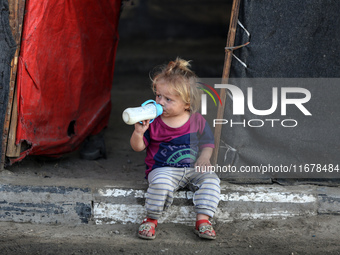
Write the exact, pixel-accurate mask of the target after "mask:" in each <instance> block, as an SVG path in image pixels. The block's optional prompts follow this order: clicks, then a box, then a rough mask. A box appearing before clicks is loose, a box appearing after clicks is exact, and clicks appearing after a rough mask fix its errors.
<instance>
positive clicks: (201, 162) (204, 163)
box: [195, 147, 213, 173]
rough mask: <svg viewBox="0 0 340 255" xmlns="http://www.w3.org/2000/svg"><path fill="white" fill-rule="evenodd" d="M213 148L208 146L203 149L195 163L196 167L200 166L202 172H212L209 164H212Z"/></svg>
mask: <svg viewBox="0 0 340 255" xmlns="http://www.w3.org/2000/svg"><path fill="white" fill-rule="evenodd" d="M212 152H213V149H212V148H210V147H206V148H204V149H203V150H202V152H201V155H200V156H199V158H198V159H197V161H196V163H195V169H197V168H200V172H203V173H205V172H210V169H209V166H211V163H210V158H211V155H212Z"/></svg>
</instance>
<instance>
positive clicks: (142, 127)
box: [130, 120, 150, 151]
mask: <svg viewBox="0 0 340 255" xmlns="http://www.w3.org/2000/svg"><path fill="white" fill-rule="evenodd" d="M149 125H150V120H143V121H142V124H141V123H139V122H138V123H136V124H135V131H134V132H133V133H132V136H131V139H130V144H131V147H132V149H133V150H134V151H142V150H144V149H145V147H146V146H145V143H144V141H143V136H144V133H145V131H146V130H147V129H148V128H149Z"/></svg>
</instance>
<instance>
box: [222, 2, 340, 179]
mask: <svg viewBox="0 0 340 255" xmlns="http://www.w3.org/2000/svg"><path fill="white" fill-rule="evenodd" d="M339 9H340V2H339V1H336V0H327V1H325V0H303V1H301V0H288V1H281V0H273V1H264V0H258V1H252V0H242V1H241V6H240V14H239V21H240V22H241V24H242V25H243V26H244V28H245V29H246V30H247V31H246V30H244V29H243V28H242V27H241V26H238V28H237V33H236V40H235V45H243V44H245V43H247V42H248V41H250V43H249V44H248V45H247V46H246V47H242V48H240V49H238V50H235V51H234V54H235V57H233V60H232V66H231V73H230V76H231V79H230V80H229V83H231V84H235V85H237V86H238V87H239V88H240V89H241V90H242V92H243V95H244V96H245V113H244V115H234V114H233V98H232V96H231V94H230V93H229V94H228V96H227V100H226V104H225V113H224V119H226V120H229V122H230V120H231V119H233V120H234V122H238V123H242V121H243V120H245V121H246V125H245V126H243V125H234V126H233V127H231V126H230V125H223V127H222V134H221V148H220V150H219V155H218V163H219V165H233V166H236V167H237V168H236V169H240V167H241V166H269V165H271V166H278V167H280V166H288V167H290V166H292V167H293V168H294V166H295V167H297V168H298V170H300V168H299V167H300V165H302V169H303V168H304V167H305V166H307V167H308V166H309V167H310V169H311V167H312V166H313V165H312V164H320V165H321V166H322V167H324V166H327V167H328V165H329V164H333V165H334V166H340V160H339V155H338V154H339V151H340V145H339V137H340V130H339V126H340V115H339V112H340V105H339V103H338V99H337V98H338V95H339V94H340V87H339V85H338V84H339V81H340V79H338V78H339V77H340V58H339V52H340V41H339V40H340V27H339V26H338V23H339V22H338V21H339V14H338V10H339ZM247 32H249V34H250V36H249V35H248V34H247ZM236 57H237V58H238V59H237V58H236ZM292 78H294V79H292ZM330 78H332V79H330ZM250 87H252V88H253V104H254V107H255V108H256V109H262V110H264V109H269V108H270V107H271V105H272V89H273V87H277V88H278V93H279V94H278V109H277V111H276V112H274V113H272V114H271V115H268V116H259V115H257V114H253V113H252V112H250V111H249V109H248V108H247V101H246V100H247V89H248V88H250ZM284 87H301V88H305V89H307V90H309V91H310V93H311V99H310V100H309V102H308V103H306V104H305V105H304V106H305V107H306V108H307V109H308V110H309V111H310V112H311V114H312V116H306V115H304V114H303V113H302V112H301V111H300V110H299V109H298V108H297V107H295V106H293V105H292V106H287V115H286V116H283V115H282V114H281V112H280V95H281V94H280V92H281V89H282V88H284ZM300 96H302V95H301V94H300ZM234 99H235V97H234ZM254 119H260V120H264V121H265V119H280V120H281V121H282V120H283V119H295V120H296V121H297V122H298V125H297V126H296V127H294V128H286V127H283V126H282V125H281V124H280V122H275V123H276V126H275V127H273V126H272V123H271V122H268V121H267V122H265V125H264V126H263V127H250V126H249V125H248V121H249V120H254ZM229 124H230V123H229ZM287 124H288V123H287ZM289 124H292V123H289ZM251 125H257V126H260V125H261V123H260V121H251ZM278 169H279V168H278ZM306 169H307V168H306ZM315 170H316V169H314V174H310V173H309V174H308V173H306V172H302V173H301V174H291V175H289V174H288V175H287V174H284V175H282V172H280V171H278V172H277V173H274V174H259V175H251V174H247V173H243V174H242V173H240V174H228V173H227V174H223V175H222V178H244V179H247V178H252V177H251V176H253V177H254V178H263V179H266V178H269V179H271V178H273V179H275V178H307V179H308V178H310V177H312V178H326V179H327V178H334V177H336V176H339V174H340V172H339V171H336V172H335V171H333V173H332V174H331V175H330V174H329V173H327V172H326V171H325V172H322V173H321V174H319V173H316V172H315ZM324 170H326V169H324Z"/></svg>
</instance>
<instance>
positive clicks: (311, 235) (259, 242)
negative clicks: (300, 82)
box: [0, 216, 340, 255]
mask: <svg viewBox="0 0 340 255" xmlns="http://www.w3.org/2000/svg"><path fill="white" fill-rule="evenodd" d="M137 228H138V226H137V225H102V226H95V225H82V226H77V227H74V226H73V227H68V226H61V225H54V226H53V225H49V226H47V225H31V224H18V223H0V254H3V255H6V254H44V255H45V254H46V255H47V254H59V255H66V254H79V255H80V254H245V255H246V254H253V255H256V254H261V255H263V254H284V255H293V254H294V255H298V254H340V244H339V231H340V218H339V217H336V216H317V217H310V218H291V219H286V220H270V221H268V220H252V221H240V222H233V223H229V224H217V225H216V227H215V229H216V231H217V235H218V237H217V239H216V240H214V241H210V240H201V239H199V238H198V237H197V236H196V235H195V234H194V233H193V227H192V226H184V225H175V224H163V225H159V226H158V228H157V237H156V239H155V240H152V241H147V240H142V239H139V238H138V237H137V235H136V233H137Z"/></svg>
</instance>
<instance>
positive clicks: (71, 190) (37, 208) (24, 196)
mask: <svg viewBox="0 0 340 255" xmlns="http://www.w3.org/2000/svg"><path fill="white" fill-rule="evenodd" d="M42 183H43V182H42V180H40V181H39V180H35V181H33V182H30V181H28V180H27V179H26V184H24V181H23V180H20V178H10V179H8V178H0V192H1V198H0V221H12V222H32V223H45V224H55V223H57V224H72V225H77V224H88V223H94V224H115V223H120V224H126V223H140V222H141V221H142V219H143V218H144V217H145V209H144V202H145V191H146V189H147V184H146V183H134V182H126V183H116V184H114V185H112V184H111V185H108V182H104V181H99V180H98V181H96V180H92V181H91V184H88V183H86V182H85V181H84V180H78V179H73V180H70V179H68V180H67V181H66V180H65V182H64V183H65V185H62V183H63V181H60V180H59V181H55V180H48V181H46V182H44V184H42ZM53 183H54V184H53ZM66 184H67V185H66ZM221 188H222V193H221V201H220V204H219V209H218V212H217V213H216V217H215V221H216V222H230V221H234V220H247V219H273V218H287V217H293V216H309V215H317V214H340V209H339V208H340V207H339V205H340V188H339V187H320V186H316V185H299V186H279V185H276V184H270V185H233V184H230V183H227V182H222V185H221ZM192 197H193V193H192V192H190V191H179V192H176V194H175V199H174V203H173V205H172V206H171V207H170V209H169V210H168V211H167V212H166V213H164V216H163V217H162V219H161V220H160V222H166V223H182V224H193V223H194V219H195V214H194V210H193V204H192Z"/></svg>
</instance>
